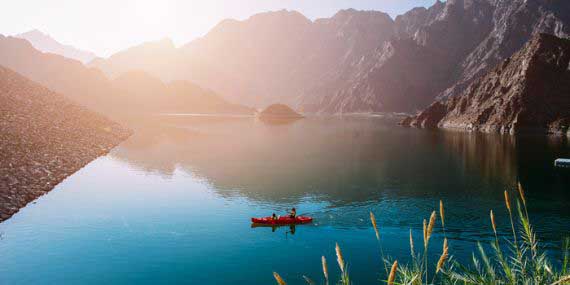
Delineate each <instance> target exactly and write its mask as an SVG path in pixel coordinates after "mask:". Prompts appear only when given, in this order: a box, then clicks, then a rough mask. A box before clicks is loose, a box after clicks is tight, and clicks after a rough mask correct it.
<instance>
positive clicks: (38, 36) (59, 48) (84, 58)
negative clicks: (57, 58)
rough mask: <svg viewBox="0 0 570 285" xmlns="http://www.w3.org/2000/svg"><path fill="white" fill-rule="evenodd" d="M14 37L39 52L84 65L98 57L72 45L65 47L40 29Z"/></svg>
mask: <svg viewBox="0 0 570 285" xmlns="http://www.w3.org/2000/svg"><path fill="white" fill-rule="evenodd" d="M14 37H16V38H20V39H24V40H26V41H28V42H30V44H32V46H33V47H34V48H35V49H37V50H39V51H42V52H46V53H53V54H58V55H61V56H63V57H67V58H70V59H75V60H78V61H81V62H82V63H87V62H90V61H92V60H93V59H95V58H96V57H97V56H96V55H95V54H94V53H92V52H88V51H83V50H80V49H77V48H75V47H73V46H70V45H64V44H62V43H60V42H58V41H56V40H55V39H53V38H52V37H51V36H50V35H48V34H46V33H44V32H42V31H40V30H38V29H33V30H30V31H28V32H25V33H21V34H18V35H15V36H14Z"/></svg>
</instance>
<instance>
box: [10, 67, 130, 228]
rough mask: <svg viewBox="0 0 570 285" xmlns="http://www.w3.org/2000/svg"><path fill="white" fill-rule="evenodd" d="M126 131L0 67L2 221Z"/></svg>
mask: <svg viewBox="0 0 570 285" xmlns="http://www.w3.org/2000/svg"><path fill="white" fill-rule="evenodd" d="M129 135H130V131H129V130H127V129H125V128H123V127H121V126H120V125H118V124H117V123H114V122H112V121H110V120H108V119H106V118H105V117H103V116H101V115H98V114H96V113H93V112H91V111H88V110H87V109H85V108H83V107H79V106H77V105H75V104H74V103H72V102H71V101H70V100H68V99H66V98H65V97H63V96H62V95H59V94H57V93H54V92H53V91H50V90H49V89H47V88H45V87H43V86H41V85H39V84H37V83H34V82H32V81H30V80H28V79H26V78H25V77H23V76H21V75H19V74H17V73H15V72H13V71H11V70H9V69H6V68H4V67H1V66H0V221H3V220H5V219H7V218H9V217H10V216H12V215H13V214H14V213H15V212H17V211H18V210H19V209H20V208H21V207H23V206H25V205H26V204H27V203H29V202H31V201H32V200H34V199H35V198H37V197H38V196H41V195H43V194H44V193H46V192H48V191H50V190H51V189H52V188H53V187H54V186H55V185H57V184H58V183H59V182H61V181H62V180H63V179H65V178H66V177H67V176H69V175H71V174H72V173H74V172H75V171H77V170H79V169H80V168H82V167H83V166H85V165H86V164H87V163H89V162H90V161H92V160H93V159H95V158H96V157H98V156H100V155H104V154H106V153H107V152H109V151H110V150H111V149H112V148H113V147H114V146H115V145H117V144H119V143H120V142H121V141H123V140H124V139H126V138H127V137H128V136H129Z"/></svg>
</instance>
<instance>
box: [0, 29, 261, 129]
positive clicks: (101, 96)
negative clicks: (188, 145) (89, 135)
mask: <svg viewBox="0 0 570 285" xmlns="http://www.w3.org/2000/svg"><path fill="white" fill-rule="evenodd" d="M0 66H4V67H7V68H10V69H12V70H14V71H16V72H18V73H20V74H21V75H23V76H25V77H27V78H29V79H31V80H33V81H36V82H37V83H40V84H42V85H44V86H46V87H47V88H50V89H51V90H53V91H55V92H58V93H60V94H63V95H66V96H67V97H68V98H69V99H71V100H73V101H75V102H76V103H79V104H81V105H83V106H86V107H89V108H91V109H93V110H95V111H98V112H100V113H103V114H106V115H108V116H111V117H112V118H114V119H117V120H123V119H125V118H127V117H132V116H137V115H148V114H149V113H166V112H192V113H231V114H250V115H253V113H254V110H253V109H251V108H247V107H243V106H240V105H236V104H230V103H228V102H226V101H225V100H223V99H222V98H220V97H219V96H218V95H217V94H215V93H214V92H212V91H209V90H207V89H202V88H200V87H198V86H196V85H194V84H192V83H190V82H185V81H176V82H172V83H169V84H165V83H163V82H162V81H160V80H159V79H157V78H154V77H153V76H151V75H148V74H145V73H144V72H141V71H138V72H128V73H125V74H122V75H121V76H120V77H119V78H117V79H115V80H109V79H108V78H107V77H106V76H105V74H103V73H102V72H101V71H99V70H98V69H95V68H88V67H86V66H85V65H83V64H82V63H80V62H78V61H76V60H72V59H69V58H65V57H63V56H60V55H56V54H50V53H42V52H40V51H38V50H36V49H35V48H34V47H33V46H32V45H31V44H30V43H29V42H28V41H26V40H23V39H19V38H14V37H4V36H2V35H0Z"/></svg>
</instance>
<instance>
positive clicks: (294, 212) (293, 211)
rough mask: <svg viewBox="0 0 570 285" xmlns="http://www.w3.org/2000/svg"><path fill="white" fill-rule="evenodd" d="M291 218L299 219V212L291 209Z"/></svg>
mask: <svg viewBox="0 0 570 285" xmlns="http://www.w3.org/2000/svg"><path fill="white" fill-rule="evenodd" d="M289 217H291V219H295V218H297V210H296V209H295V208H293V209H291V213H290V214H289Z"/></svg>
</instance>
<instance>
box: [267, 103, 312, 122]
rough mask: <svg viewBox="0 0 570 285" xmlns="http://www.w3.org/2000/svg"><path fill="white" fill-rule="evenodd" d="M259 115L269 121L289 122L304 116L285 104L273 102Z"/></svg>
mask: <svg viewBox="0 0 570 285" xmlns="http://www.w3.org/2000/svg"><path fill="white" fill-rule="evenodd" d="M257 117H258V118H259V119H260V120H262V121H264V122H269V123H287V122H292V121H296V120H299V119H302V118H304V117H303V115H301V114H299V113H297V112H295V111H294V110H293V109H291V107H289V106H287V105H285V104H273V105H270V106H268V107H267V108H265V109H264V110H263V111H261V112H259V113H258V114H257Z"/></svg>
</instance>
